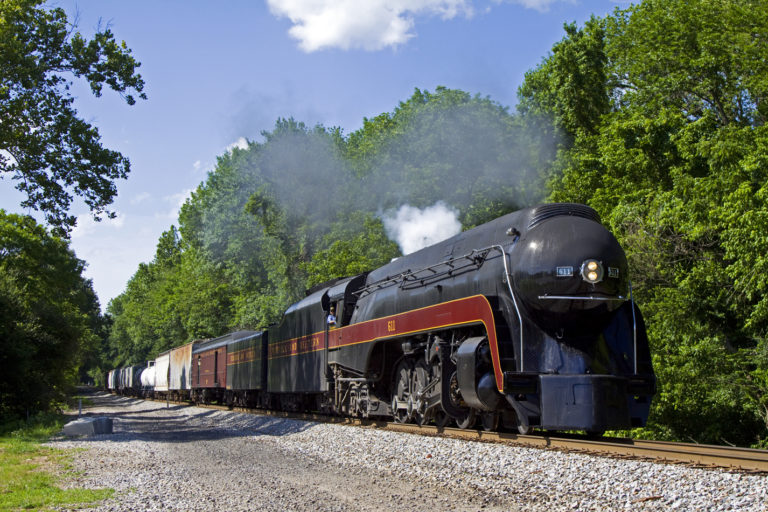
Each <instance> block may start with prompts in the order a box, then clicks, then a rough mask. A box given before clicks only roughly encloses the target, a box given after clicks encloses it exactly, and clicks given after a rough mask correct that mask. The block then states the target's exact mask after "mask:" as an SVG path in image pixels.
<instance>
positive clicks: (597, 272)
mask: <svg viewBox="0 0 768 512" xmlns="http://www.w3.org/2000/svg"><path fill="white" fill-rule="evenodd" d="M604 273H605V272H604V271H603V264H602V263H600V262H599V261H597V260H587V261H585V262H584V263H582V264H581V278H582V279H584V280H585V281H586V282H588V283H590V284H595V283H599V282H600V281H602V280H603V275H604Z"/></svg>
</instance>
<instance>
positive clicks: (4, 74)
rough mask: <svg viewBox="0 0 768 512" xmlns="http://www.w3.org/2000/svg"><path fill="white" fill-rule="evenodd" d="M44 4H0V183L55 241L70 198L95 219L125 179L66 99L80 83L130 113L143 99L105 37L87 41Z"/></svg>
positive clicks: (123, 53) (24, 0)
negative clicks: (110, 96) (118, 100)
mask: <svg viewBox="0 0 768 512" xmlns="http://www.w3.org/2000/svg"><path fill="white" fill-rule="evenodd" d="M43 5H44V2H43V0H4V1H3V2H1V3H0V173H1V174H0V176H2V175H8V176H10V177H11V178H12V179H13V180H14V181H15V182H16V188H17V189H18V190H20V191H21V192H23V193H24V194H26V196H27V199H25V200H24V201H23V202H22V206H23V207H29V208H33V209H35V210H40V211H42V212H43V213H44V214H45V218H46V221H47V222H48V224H49V225H50V226H52V227H53V229H54V231H55V232H56V233H57V234H59V235H66V234H67V233H68V232H69V231H70V230H71V229H72V227H73V226H74V225H75V217H74V216H72V215H70V214H69V207H70V205H71V203H72V200H73V193H74V194H75V195H77V196H79V197H81V198H82V200H83V201H84V202H85V203H86V204H87V205H88V207H89V208H90V209H91V212H92V213H93V214H94V216H95V217H96V218H100V216H101V215H102V214H105V215H107V216H108V217H112V216H114V214H113V213H112V212H110V211H108V210H107V207H108V206H109V204H110V203H111V202H112V201H113V199H114V197H115V195H116V193H117V189H116V187H115V183H114V181H115V180H117V179H120V178H125V177H126V176H127V175H128V172H129V170H130V168H129V162H128V159H127V158H125V157H124V156H123V155H121V154H120V153H118V152H116V151H111V150H109V149H106V148H104V147H102V145H101V140H100V136H99V132H98V130H97V129H96V128H95V127H93V126H91V125H90V124H89V123H87V122H85V121H83V120H82V119H80V118H79V117H78V116H77V112H76V111H75V109H74V108H73V104H74V97H73V96H72V94H71V92H70V88H71V86H72V84H73V79H74V78H78V79H83V80H85V81H86V82H87V83H88V85H89V86H90V89H91V91H92V92H93V94H95V95H96V96H100V95H101V93H102V90H103V88H104V86H105V85H107V86H108V87H109V88H110V89H112V90H114V91H116V92H117V93H119V94H120V95H122V96H123V97H124V98H125V101H126V102H127V103H128V104H129V105H132V104H134V103H135V101H136V97H135V96H134V94H136V95H137V96H138V97H139V98H143V99H146V95H145V94H144V92H142V91H143V89H144V81H143V80H142V78H141V75H139V74H138V73H136V68H138V67H139V65H140V64H139V63H138V62H137V61H136V60H135V59H134V58H133V57H132V56H131V51H130V50H129V49H128V48H127V46H126V45H125V42H121V43H118V42H117V41H116V40H115V38H114V35H113V34H112V32H111V31H110V30H109V29H105V30H102V31H99V32H97V33H96V34H95V35H94V36H93V39H91V40H87V39H86V38H84V37H83V36H82V35H81V34H80V33H79V32H74V31H73V27H72V26H71V25H70V24H69V22H68V20H67V16H66V14H65V13H64V10H63V9H60V8H53V9H46V8H44V7H43Z"/></svg>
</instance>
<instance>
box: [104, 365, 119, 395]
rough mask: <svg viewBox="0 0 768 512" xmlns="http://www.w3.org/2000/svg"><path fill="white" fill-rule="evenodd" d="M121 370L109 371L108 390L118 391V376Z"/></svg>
mask: <svg viewBox="0 0 768 512" xmlns="http://www.w3.org/2000/svg"><path fill="white" fill-rule="evenodd" d="M118 372H119V370H109V373H108V374H107V389H108V390H110V391H115V390H116V389H117V375H118Z"/></svg>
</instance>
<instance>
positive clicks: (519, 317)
mask: <svg viewBox="0 0 768 512" xmlns="http://www.w3.org/2000/svg"><path fill="white" fill-rule="evenodd" d="M516 242H517V239H515V241H514V242H512V246H513V247H514V245H515V243H516ZM490 248H491V249H496V250H498V251H499V252H501V256H502V259H503V260H504V281H505V282H506V283H507V289H508V290H509V295H510V296H511V297H512V304H514V306H515V313H516V314H517V320H518V322H520V372H523V371H525V364H524V360H525V357H524V355H523V348H524V345H523V317H522V315H521V314H520V308H519V307H518V305H517V298H516V297H515V292H514V290H513V289H512V273H511V272H510V271H509V263H508V262H507V258H508V257H509V254H507V251H505V250H504V247H502V246H501V245H493V246H491V247H490Z"/></svg>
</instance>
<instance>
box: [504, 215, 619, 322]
mask: <svg viewBox="0 0 768 512" xmlns="http://www.w3.org/2000/svg"><path fill="white" fill-rule="evenodd" d="M510 256H511V258H512V267H513V270H512V277H513V285H514V289H515V294H516V295H517V296H518V298H519V299H520V301H521V302H522V303H523V305H524V307H525V308H526V310H527V311H528V312H529V313H530V315H531V317H532V318H533V319H534V320H535V321H536V323H537V324H539V326H540V327H541V328H542V329H544V330H551V329H550V327H551V326H553V325H555V324H557V325H559V326H560V327H565V329H566V331H570V332H571V333H572V334H587V333H591V332H595V330H596V329H602V326H603V324H604V322H607V320H608V318H609V317H610V313H611V312H613V311H614V310H616V309H617V308H618V307H619V306H620V305H621V304H622V303H623V302H624V301H626V300H627V299H628V298H629V279H628V267H627V258H626V256H625V254H624V251H623V249H622V248H621V247H620V246H619V243H618V241H617V240H616V238H615V237H614V236H613V235H612V234H611V233H610V232H609V231H608V230H607V229H605V227H603V226H602V225H601V224H600V223H598V222H595V221H594V220H591V219H585V218H582V217H574V216H557V217H553V218H551V219H549V220H546V221H544V222H541V223H539V224H537V225H536V226H534V227H533V228H531V229H530V230H528V231H527V232H525V233H524V234H523V235H522V236H521V238H520V240H519V241H518V243H517V244H516V246H515V248H514V250H513V251H511V253H510ZM553 332H554V331H553Z"/></svg>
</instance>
